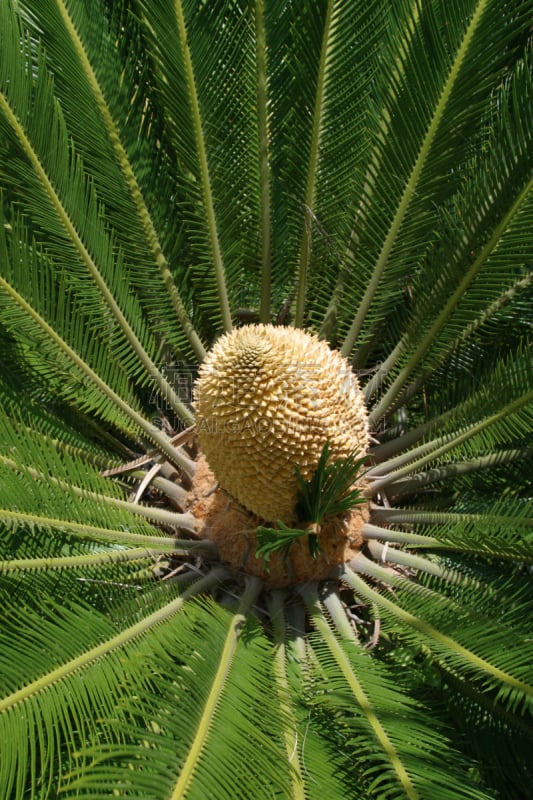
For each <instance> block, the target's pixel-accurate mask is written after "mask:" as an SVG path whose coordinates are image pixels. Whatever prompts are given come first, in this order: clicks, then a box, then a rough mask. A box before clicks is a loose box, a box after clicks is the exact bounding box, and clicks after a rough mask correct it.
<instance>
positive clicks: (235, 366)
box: [195, 325, 368, 524]
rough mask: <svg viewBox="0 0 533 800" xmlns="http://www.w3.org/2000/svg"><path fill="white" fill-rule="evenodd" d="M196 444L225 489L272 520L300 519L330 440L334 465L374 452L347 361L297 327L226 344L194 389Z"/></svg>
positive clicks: (248, 331)
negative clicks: (300, 479) (301, 503)
mask: <svg viewBox="0 0 533 800" xmlns="http://www.w3.org/2000/svg"><path fill="white" fill-rule="evenodd" d="M195 410H196V423H197V427H198V440H199V444H200V447H201V449H202V451H203V453H204V454H205V456H206V458H207V461H208V463H209V465H210V467H211V469H212V470H213V473H214V474H215V476H216V478H217V480H218V481H219V483H220V485H221V487H222V488H223V489H225V490H226V491H227V492H228V493H229V494H230V495H232V496H233V497H234V498H235V499H236V500H238V502H239V503H241V505H243V506H244V507H245V508H247V509H248V510H249V511H252V512H253V513H255V514H257V515H258V516H259V517H261V518H262V519H264V520H268V521H274V522H275V521H277V520H281V521H282V522H285V523H287V524H290V523H292V522H294V521H295V503H296V499H297V492H298V484H297V480H296V475H295V471H294V467H295V465H296V464H297V465H298V466H299V468H300V470H301V472H302V475H303V476H304V478H307V477H309V476H310V475H311V474H312V473H313V472H314V470H315V469H316V466H317V464H318V460H319V458H320V454H321V452H322V449H323V447H324V444H325V443H326V441H329V442H330V447H331V460H335V458H339V457H345V456H347V455H349V454H350V453H351V452H353V451H354V450H356V451H359V452H360V453H361V455H363V454H364V453H365V452H366V449H367V446H368V423H367V414H366V408H365V404H364V400H363V396H362V393H361V391H360V389H359V384H358V381H357V378H356V377H355V375H354V374H353V372H352V370H351V369H350V367H349V365H348V362H347V361H346V359H344V358H342V356H341V355H340V354H339V353H338V352H336V351H332V350H330V348H329V347H328V345H327V344H326V343H325V342H323V341H320V340H319V339H318V337H316V336H311V335H309V334H307V333H305V332H304V331H302V330H298V329H295V328H284V327H274V326H273V325H247V326H245V327H243V328H239V329H237V330H235V331H234V332H233V333H230V334H226V335H225V336H222V337H221V338H220V339H219V340H218V341H217V342H216V344H215V346H214V347H213V349H212V350H211V352H210V353H209V354H208V355H207V357H206V359H205V361H204V362H203V364H202V366H201V368H200V374H199V378H198V381H197V383H196V386H195Z"/></svg>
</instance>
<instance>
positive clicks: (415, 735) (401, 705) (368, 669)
mask: <svg viewBox="0 0 533 800" xmlns="http://www.w3.org/2000/svg"><path fill="white" fill-rule="evenodd" d="M306 596H307V602H311V603H313V604H312V606H311V618H312V621H313V624H314V625H315V626H316V628H317V634H319V636H318V635H316V636H314V637H313V639H312V648H313V653H314V655H315V656H316V658H317V666H318V668H319V669H318V671H317V670H316V667H315V670H314V673H315V674H314V678H315V680H314V681H313V684H312V687H313V695H314V704H315V705H316V706H317V707H318V708H319V709H320V708H323V709H324V711H326V712H328V713H329V714H332V715H333V717H334V719H335V722H336V724H337V725H339V726H340V727H342V728H345V729H346V730H347V732H349V733H348V738H345V739H344V747H346V748H349V752H350V756H351V758H352V759H353V761H354V762H355V768H356V770H357V772H358V773H359V774H358V785H359V786H360V787H361V789H362V790H363V792H365V789H366V793H364V794H362V796H386V797H398V798H400V797H410V798H418V797H424V796H425V795H426V794H427V791H428V786H429V785H430V786H431V791H432V793H433V794H434V796H435V797H443V798H444V797H454V796H455V797H486V796H487V795H485V794H484V793H483V792H479V790H478V789H477V788H476V787H475V786H473V785H469V783H468V782H467V781H465V779H464V773H462V771H461V768H460V766H459V765H460V761H461V759H460V758H459V757H458V754H457V753H455V752H454V750H453V747H452V746H451V745H450V743H449V742H446V738H445V736H444V735H443V734H442V733H441V732H440V731H438V730H435V728H434V727H429V726H427V725H426V722H425V720H424V715H423V713H421V710H420V709H419V708H417V704H416V702H415V701H414V698H410V697H409V695H408V693H407V692H406V691H405V690H403V691H402V688H401V686H398V676H394V673H392V672H389V673H388V670H387V669H386V667H385V665H383V664H378V663H376V662H375V661H374V660H371V659H370V658H369V656H368V654H367V653H365V652H364V650H363V649H362V648H361V647H360V645H359V644H358V643H357V642H356V640H355V637H354V636H353V633H352V635H350V634H347V633H346V632H345V633H344V636H342V635H341V637H338V636H336V635H335V634H334V632H333V630H332V629H331V627H330V624H328V621H327V619H326V617H325V615H324V613H323V611H322V610H321V607H320V605H319V604H318V603H317V601H316V600H315V601H314V602H313V601H312V592H311V591H306ZM331 600H332V598H326V599H325V602H326V605H327V608H328V611H329V612H330V613H333V615H335V605H337V604H336V603H333V604H332V603H331ZM338 602H339V601H338V600H337V603H338ZM319 637H320V638H319ZM387 673H388V674H387ZM321 686H324V689H325V688H326V686H327V690H326V691H321ZM348 697H349V698H350V699H349V700H348ZM347 709H350V713H349V714H347V713H346V711H347ZM408 732H409V733H408ZM370 752H371V753H372V756H373V757H372V758H371V759H369V758H368V756H369V754H370ZM444 753H446V756H445V759H444ZM443 760H445V763H444V764H443ZM439 765H442V772H440V769H439ZM439 772H440V775H439ZM363 787H365V789H363Z"/></svg>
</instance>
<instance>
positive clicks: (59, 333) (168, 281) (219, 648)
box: [0, 0, 533, 800]
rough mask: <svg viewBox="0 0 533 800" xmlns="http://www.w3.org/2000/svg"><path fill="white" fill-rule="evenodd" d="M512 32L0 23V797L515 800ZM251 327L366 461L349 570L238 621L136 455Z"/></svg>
mask: <svg viewBox="0 0 533 800" xmlns="http://www.w3.org/2000/svg"><path fill="white" fill-rule="evenodd" d="M532 10H533V9H532V7H531V3H530V2H524V1H523V0H447V1H446V2H438V1H437V0H418V1H417V2H407V1H406V0H395V2H394V3H388V2H383V1H382V0H370V2H368V0H365V2H359V0H318V1H317V2H306V0H283V1H281V0H255V2H254V1H253V0H201V1H200V2H198V0H194V1H193V0H175V2H170V0H90V2H89V0H41V2H39V3H34V2H30V0H3V2H2V3H0V177H1V196H2V206H1V207H2V211H1V214H2V217H1V224H0V366H1V369H0V404H1V409H2V411H1V415H0V559H1V560H0V590H1V593H2V597H1V606H0V607H1V609H2V610H1V614H2V624H1V627H0V690H1V692H2V699H0V787H1V788H0V794H1V796H2V797H3V798H14V799H15V800H23V798H56V797H59V796H61V797H63V796H65V797H93V798H94V797H102V798H104V797H105V798H107V797H110V796H116V797H129V798H133V797H137V798H142V799H143V800H147V798H150V800H151V799H152V798H153V799H154V800H155V798H173V799H175V798H181V797H187V798H201V800H205V798H207V797H211V798H214V799H215V800H223V798H231V800H233V799H234V798H261V797H265V798H273V797H277V798H289V797H290V798H306V799H307V798H309V799H311V798H324V797H327V798H354V800H355V798H357V799H358V800H360V799H361V798H379V799H380V800H382V799H384V798H396V797H398V798H399V797H408V798H421V800H424V798H428V800H429V798H431V800H439V798H454V800H455V799H456V798H501V799H505V800H517V798H524V799H525V798H527V797H530V796H531V793H532V786H533V781H532V776H531V716H530V714H531V700H532V697H533V687H532V686H531V683H532V681H531V663H532V631H531V620H532V615H531V572H530V569H531V568H530V565H531V562H532V560H533V556H532V532H531V531H532V522H531V483H530V481H531V466H532V463H531V462H532V458H531V455H532V439H531V435H532V400H533V388H532V387H533V381H532V372H533V368H532V359H531V349H530V334H531V307H532V306H531V302H532V299H533V292H532V271H531V254H532V237H531V231H532V230H533V194H532V191H531V189H532V169H531V167H532V157H533V148H532V134H533V123H532V118H531V107H532V99H533V86H532V72H531V18H532V13H531V12H532ZM257 321H261V322H265V323H266V322H272V323H275V324H283V325H294V326H296V327H303V328H306V329H307V330H309V331H311V332H315V333H317V334H318V335H319V336H320V337H322V338H325V339H327V340H328V341H329V343H330V344H331V346H332V347H334V348H338V349H339V350H340V351H341V352H342V354H343V355H344V356H345V357H346V358H348V359H349V360H350V363H351V364H352V366H353V368H354V370H355V371H356V372H357V374H358V375H359V377H360V381H361V385H362V387H363V389H364V393H365V398H366V401H367V404H368V408H369V413H370V425H371V430H372V435H373V445H372V449H371V453H370V456H371V460H370V468H369V472H368V475H367V478H368V481H369V490H368V499H369V501H370V502H371V516H370V519H369V522H368V523H367V524H366V525H365V527H364V529H363V535H364V537H365V547H364V548H363V550H362V551H361V553H360V554H359V556H357V558H355V559H354V560H353V561H352V562H351V563H350V564H347V565H346V566H345V567H344V568H343V569H341V570H338V572H337V574H336V576H333V577H332V580H331V581H328V582H324V583H323V584H320V585H315V584H306V585H305V586H297V587H292V588H290V589H287V590H285V591H283V590H282V591H273V592H267V591H264V590H263V588H262V586H261V584H260V582H257V581H254V580H246V579H245V576H244V574H235V573H230V572H228V570H227V569H226V568H225V567H224V566H223V565H221V564H219V563H218V559H217V553H216V548H214V547H213V546H212V544H211V543H210V542H208V541H207V542H206V541H204V542H200V543H199V542H197V541H196V540H195V538H194V519H193V517H192V515H191V514H190V513H189V511H188V509H187V504H186V498H185V494H186V488H187V486H188V485H189V481H190V477H191V473H192V471H193V470H194V465H192V466H191V464H192V461H191V459H192V458H193V456H194V451H193V450H192V449H191V446H190V445H187V446H184V445H182V446H180V447H178V446H175V445H174V444H173V443H172V440H171V437H172V436H173V435H174V434H175V433H176V432H178V431H180V430H181V429H183V428H185V427H187V426H190V425H191V424H192V423H193V422H194V414H193V411H192V408H191V405H190V397H191V385H192V381H193V380H194V377H195V374H196V369H197V365H198V364H199V363H200V362H201V361H202V360H203V358H204V356H205V353H206V351H207V350H208V349H209V348H210V347H211V345H212V344H213V342H214V341H216V339H217V338H218V337H219V336H220V334H221V333H222V332H224V331H227V330H230V329H231V328H232V327H233V326H238V325H241V324H243V323H245V322H257ZM187 447H188V448H189V449H187ZM146 453H148V454H150V455H149V458H148V459H145V460H144V462H143V463H139V464H135V465H133V466H132V467H131V468H129V469H128V470H127V471H119V468H120V467H121V465H123V464H124V463H127V462H131V461H133V460H135V459H136V458H137V457H139V456H140V455H142V454H146ZM260 469H261V465H260V463H259V464H258V470H260ZM110 471H111V473H110ZM103 473H106V474H105V475H104V474H103ZM154 565H155V567H154Z"/></svg>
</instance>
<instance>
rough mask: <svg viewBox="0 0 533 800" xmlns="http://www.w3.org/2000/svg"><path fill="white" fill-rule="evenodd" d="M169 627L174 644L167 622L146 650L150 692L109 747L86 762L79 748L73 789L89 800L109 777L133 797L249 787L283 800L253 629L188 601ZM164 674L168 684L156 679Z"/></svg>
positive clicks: (273, 718)
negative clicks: (77, 776)
mask: <svg viewBox="0 0 533 800" xmlns="http://www.w3.org/2000/svg"><path fill="white" fill-rule="evenodd" d="M206 612H208V613H206ZM179 628H180V630H179V638H178V631H177V630H176V628H174V633H173V634H172V633H171V631H170V629H169V626H167V630H166V636H165V639H163V638H161V639H160V643H159V646H158V647H157V648H156V649H155V650H154V652H153V654H152V657H153V661H152V677H151V679H150V684H151V691H149V692H147V691H146V689H144V690H143V692H142V694H143V697H142V701H141V703H140V704H138V705H137V708H136V709H134V708H132V711H131V714H130V715H128V716H129V719H127V720H120V719H119V720H118V724H116V725H115V739H116V741H115V742H114V743H112V744H110V745H109V746H107V747H106V746H104V748H103V750H101V749H100V747H98V748H97V749H96V750H95V751H94V755H95V756H96V757H97V760H96V761H95V762H93V763H91V756H92V752H91V748H90V747H87V748H86V749H85V750H84V751H81V752H80V757H81V758H82V759H83V761H85V762H86V765H85V768H87V767H89V770H88V772H87V774H86V775H84V778H83V781H81V780H80V782H79V788H78V787H77V785H76V781H74V782H73V784H72V787H73V791H74V792H75V793H76V794H77V796H80V797H89V796H91V794H92V793H93V792H94V791H96V792H102V791H104V789H105V786H108V785H109V783H108V781H109V779H110V777H111V780H112V781H113V782H114V783H116V785H117V786H124V787H125V786H127V785H130V789H129V791H131V792H133V794H132V796H133V797H139V798H140V797H147V796H150V797H154V798H156V797H161V798H163V797H173V798H176V799H177V798H181V797H186V796H189V797H202V796H204V797H206V796H209V795H213V794H214V795H216V796H217V797H220V798H230V797H239V796H243V792H244V791H245V788H244V787H246V786H247V785H251V784H252V783H255V784H256V785H258V786H259V787H264V790H265V791H267V792H270V793H272V792H274V793H282V794H283V795H284V796H291V795H290V781H289V770H288V769H283V770H280V769H279V754H280V728H281V720H280V719H279V712H278V709H277V707H276V706H275V704H274V707H273V703H269V700H271V701H274V696H275V695H274V690H273V686H272V681H271V678H270V673H271V666H272V653H271V650H270V648H269V647H268V643H267V641H266V640H265V639H264V637H263V636H262V634H261V632H260V629H259V628H258V626H257V624H254V623H253V621H252V620H249V621H248V622H247V623H246V624H243V619H242V616H241V615H240V614H236V615H232V614H230V613H228V612H224V611H223V610H221V609H217V608H216V607H213V606H212V605H210V606H208V607H206V606H205V604H202V605H194V604H189V605H187V606H186V607H185V609H184V611H183V612H182V614H181V615H180V621H179ZM169 634H170V641H169ZM172 639H174V642H175V644H176V645H178V647H179V657H178V662H177V663H176V657H175V656H174V657H173V656H172V649H173V648H172V645H171V641H172ZM167 642H168V644H167ZM165 645H166V646H167V647H168V650H167V652H166V653H165ZM173 662H174V663H173ZM169 668H170V669H172V671H173V673H174V680H173V681H169V680H168V679H167V678H166V675H165V673H167V671H168V669H169ZM242 676H246V680H243V679H242ZM243 731H246V736H245V737H243V736H242V732H243ZM207 745H209V748H208V749H207ZM139 746H140V747H139ZM132 760H133V761H134V762H135V763H136V767H135V770H136V777H137V780H136V781H135V785H134V786H133V785H131V781H130V774H129V773H130V772H131V764H132ZM177 763H179V764H182V765H183V768H182V769H179V768H178V769H176V764H177ZM83 769H84V768H83V767H81V768H79V769H78V770H77V772H80V773H82V770H83ZM267 787H268V789H267ZM260 790H261V789H260Z"/></svg>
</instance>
